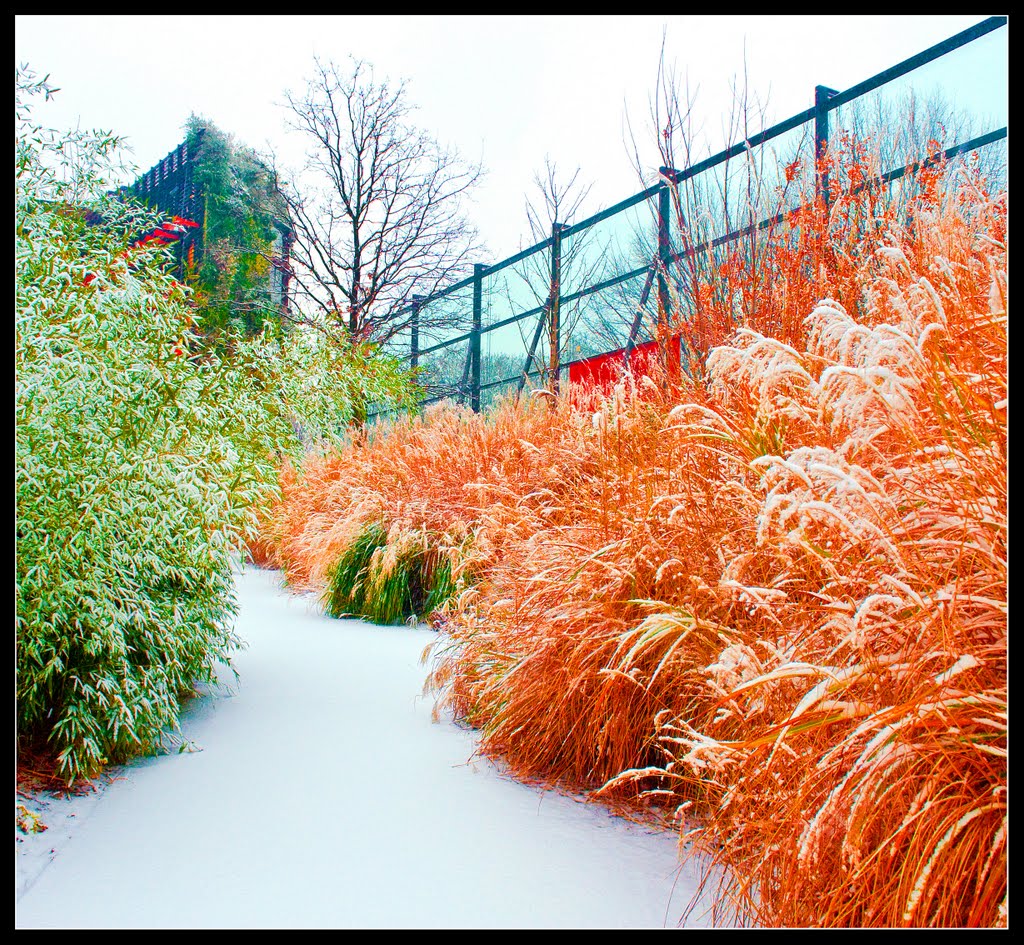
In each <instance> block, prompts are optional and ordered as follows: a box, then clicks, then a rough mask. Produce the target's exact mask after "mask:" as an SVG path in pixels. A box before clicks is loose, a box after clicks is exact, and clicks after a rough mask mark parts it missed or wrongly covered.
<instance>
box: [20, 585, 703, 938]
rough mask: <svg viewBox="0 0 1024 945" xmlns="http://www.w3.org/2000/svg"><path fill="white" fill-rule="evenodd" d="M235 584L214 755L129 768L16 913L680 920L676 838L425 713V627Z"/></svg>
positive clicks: (207, 920) (169, 919)
mask: <svg viewBox="0 0 1024 945" xmlns="http://www.w3.org/2000/svg"><path fill="white" fill-rule="evenodd" d="M238 588H239V602H240V605H241V613H240V616H239V622H238V631H239V633H240V635H241V636H242V637H243V638H244V639H245V640H247V641H248V643H249V648H248V649H246V650H244V651H242V652H240V653H239V654H237V656H236V658H235V665H236V667H237V669H238V671H239V673H240V676H241V680H240V682H239V683H238V684H236V683H235V681H234V678H233V677H232V675H231V674H230V672H226V673H225V674H224V675H223V679H224V681H225V682H226V683H228V684H229V686H230V688H227V687H222V688H221V689H220V690H219V691H218V692H216V693H214V694H213V695H211V696H209V697H205V698H203V699H200V700H197V701H196V702H195V703H194V704H193V705H192V706H191V707H190V710H189V711H188V713H187V715H186V717H185V719H184V720H183V729H184V731H185V734H186V735H187V736H188V737H189V738H190V739H192V740H194V742H195V743H196V744H197V747H199V748H201V749H202V750H199V751H194V752H191V753H183V754H174V755H165V756H161V757H158V758H150V759H144V760H142V761H140V762H137V763H135V764H133V765H130V766H128V767H126V768H124V769H122V771H121V772H120V774H121V775H122V778H121V779H119V780H116V781H114V782H113V783H112V784H110V786H109V787H107V788H106V790H105V791H104V793H103V795H102V796H101V797H100V798H99V800H98V802H97V803H95V804H94V805H93V806H92V809H91V811H90V812H89V814H88V817H87V818H86V819H85V820H84V821H83V822H82V823H81V824H79V825H78V827H77V829H76V831H75V834H74V836H73V837H72V839H71V840H70V841H69V842H68V843H67V844H66V846H64V847H63V848H61V849H59V850H58V852H57V855H56V857H55V858H54V860H53V862H52V863H50V865H49V866H47V867H46V869H45V870H43V872H42V873H41V875H40V876H39V878H38V879H37V880H36V881H35V882H34V884H33V885H32V886H31V887H30V888H29V889H28V891H27V892H26V893H25V894H24V896H23V897H22V898H21V900H20V901H19V902H18V903H17V906H16V926H17V927H18V928H40V927H102V928H116V927H139V928H161V927H171V928H196V927H229V928H231V927H233V928H243V927H244V928H251V927H278V928H301V927H321V928H322V927H334V928H394V927H409V928H434V927H437V928H457V927H470V928H501V927H506V928H528V927H569V928H590V927H598V928H643V927H660V926H662V925H665V924H667V925H669V926H673V925H675V924H676V921H677V920H678V918H679V916H680V915H681V914H682V912H683V911H684V909H685V907H686V905H687V903H688V902H689V900H690V897H691V895H692V893H693V889H694V880H693V874H692V873H691V872H690V871H689V869H688V868H684V869H683V870H682V871H680V869H679V861H678V856H677V852H676V841H675V837H674V836H673V835H671V834H669V833H661V832H656V831H653V830H647V829H645V828H641V827H637V826H636V825H633V824H629V823H627V822H626V821H623V820H621V819H619V818H616V817H613V816H611V815H610V814H608V813H607V812H606V811H605V810H603V809H602V808H600V807H597V806H595V805H587V804H582V803H580V802H578V801H577V800H575V799H573V798H569V797H564V796H561V795H558V794H556V793H553V792H547V791H541V790H539V789H536V788H533V787H530V786H526V785H522V784H519V783H516V782H514V781H512V780H510V779H508V778H505V777H503V776H501V775H500V774H499V773H498V771H497V769H496V768H495V767H494V766H492V765H491V764H490V763H488V762H486V761H482V760H479V759H476V760H470V757H471V755H472V753H473V746H474V740H473V735H472V734H471V733H469V732H466V731H463V730H461V729H460V728H458V727H457V726H455V725H453V724H450V723H446V722H442V723H439V724H438V723H433V722H431V717H430V716H431V707H432V700H431V699H430V698H425V697H423V696H422V695H421V694H420V693H421V688H422V683H423V680H424V677H425V675H426V670H425V668H424V667H423V666H422V665H420V663H419V657H420V654H421V652H422V651H423V649H424V647H425V646H426V645H427V644H428V643H429V642H431V641H432V640H433V639H435V636H434V634H433V633H432V632H431V631H429V630H426V629H422V628H421V629H409V628H386V627H385V628H382V627H375V626H372V625H369V624H364V623H362V622H361V621H355V620H344V621H339V620H332V619H330V618H327V617H324V616H321V615H319V614H318V612H317V609H316V607H315V603H314V602H313V600H312V598H311V597H308V596H307V597H296V596H292V595H289V594H288V593H287V592H285V591H284V590H283V589H282V588H281V586H280V576H279V575H278V574H277V573H276V572H270V571H260V570H255V569H251V568H250V569H247V570H246V571H245V572H244V573H243V574H242V575H241V576H240V577H239V579H238ZM690 923H691V924H706V920H704V919H701V918H700V917H699V916H697V915H693V916H691V919H690Z"/></svg>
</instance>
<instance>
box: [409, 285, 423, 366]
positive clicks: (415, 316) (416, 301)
mask: <svg viewBox="0 0 1024 945" xmlns="http://www.w3.org/2000/svg"><path fill="white" fill-rule="evenodd" d="M421 305H423V296H422V295H414V296H413V297H412V319H411V320H410V322H409V364H410V365H411V366H412V369H413V370H414V371H415V370H416V368H417V367H418V366H419V363H420V306H421Z"/></svg>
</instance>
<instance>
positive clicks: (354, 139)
mask: <svg viewBox="0 0 1024 945" xmlns="http://www.w3.org/2000/svg"><path fill="white" fill-rule="evenodd" d="M285 98H286V103H285V105H286V108H287V109H288V112H289V126H290V127H291V128H292V129H293V130H294V131H296V132H297V133H299V134H301V135H303V136H305V137H306V138H307V141H308V142H309V145H310V147H309V150H308V152H307V161H306V165H305V168H304V173H303V176H302V181H301V184H299V183H296V182H293V183H292V184H291V185H290V186H285V187H283V190H284V194H285V199H286V200H287V202H288V206H289V209H290V211H291V215H292V220H293V224H294V227H295V246H294V247H293V250H292V262H293V267H294V269H295V272H294V278H293V284H294V286H295V293H296V303H297V305H298V306H299V308H300V309H301V310H304V311H308V312H311V313H318V314H319V316H320V317H322V318H326V319H328V320H330V321H332V322H334V323H335V324H340V325H344V326H345V328H346V330H347V332H348V334H349V336H350V338H352V339H369V340H373V341H378V342H384V341H387V340H388V339H390V338H393V337H394V336H395V335H396V334H398V333H399V332H401V331H402V330H403V329H404V328H406V327H407V326H408V324H409V321H410V317H411V316H410V314H409V313H408V312H407V311H406V310H407V309H408V308H409V304H410V302H411V299H412V297H413V296H414V295H422V296H428V295H431V294H433V293H435V292H437V291H439V290H440V289H442V288H444V287H445V286H447V285H450V284H451V283H453V282H455V281H457V280H458V279H459V278H460V277H462V276H464V275H466V274H467V270H468V268H469V262H470V260H471V259H472V257H473V256H474V254H476V253H478V252H479V251H480V248H479V246H478V243H477V233H476V230H475V229H474V228H473V227H472V226H471V225H470V224H469V222H468V221H467V219H466V215H465V199H464V198H465V197H466V195H467V194H468V193H469V191H470V190H471V189H472V187H473V186H474V185H475V184H476V182H477V181H478V180H479V178H480V176H481V173H482V170H481V167H480V165H479V164H473V163H470V162H467V161H465V160H463V158H462V157H461V156H460V155H459V154H458V153H457V152H456V151H453V150H450V149H448V148H445V147H444V146H442V145H441V144H440V143H439V142H438V141H437V140H436V139H435V138H434V137H432V136H431V135H429V134H428V133H427V132H426V131H424V130H422V129H420V128H418V127H416V125H414V124H413V123H412V122H411V120H410V117H411V114H412V112H413V106H412V105H411V104H410V103H409V102H408V99H407V95H406V85H405V83H404V82H400V83H398V84H397V85H392V84H390V83H389V82H388V81H387V80H377V79H376V78H375V76H374V74H373V69H372V67H371V66H370V65H368V64H367V63H365V62H361V61H359V60H353V61H352V63H351V66H350V68H349V69H348V70H342V69H340V68H339V67H338V66H337V65H336V64H334V63H332V62H329V61H322V60H319V59H317V60H316V61H315V68H314V74H313V77H312V78H311V79H310V80H309V82H308V83H307V85H306V88H305V90H304V91H303V92H301V93H298V94H293V93H291V92H288V93H286V96H285ZM429 308H430V307H429V306H428V307H427V310H425V311H424V313H423V316H421V317H424V318H427V319H429V318H430V317H431V316H430V314H428V311H429Z"/></svg>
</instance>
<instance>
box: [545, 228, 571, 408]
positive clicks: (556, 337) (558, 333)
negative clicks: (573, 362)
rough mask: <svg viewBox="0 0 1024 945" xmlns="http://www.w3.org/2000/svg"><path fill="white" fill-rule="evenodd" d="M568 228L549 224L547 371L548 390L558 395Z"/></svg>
mask: <svg viewBox="0 0 1024 945" xmlns="http://www.w3.org/2000/svg"><path fill="white" fill-rule="evenodd" d="M568 228H569V227H568V226H567V225H566V224H564V223H552V224H551V284H550V286H549V287H548V349H549V353H548V370H549V372H550V386H549V389H550V391H551V393H552V394H557V393H558V386H559V385H558V381H559V377H558V375H559V372H560V370H561V351H562V326H561V323H560V320H559V308H560V306H561V301H562V231H563V230H567V229H568Z"/></svg>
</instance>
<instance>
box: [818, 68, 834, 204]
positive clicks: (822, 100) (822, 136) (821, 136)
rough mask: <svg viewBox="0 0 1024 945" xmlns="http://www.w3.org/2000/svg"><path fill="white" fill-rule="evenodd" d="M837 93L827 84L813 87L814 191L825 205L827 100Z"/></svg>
mask: <svg viewBox="0 0 1024 945" xmlns="http://www.w3.org/2000/svg"><path fill="white" fill-rule="evenodd" d="M838 94H839V93H838V92H837V91H836V90H835V89H830V88H829V87H828V86H827V85H816V86H815V87H814V161H815V171H814V193H815V195H816V196H817V197H818V199H819V200H821V201H822V202H823V203H824V204H825V206H826V207H827V206H828V205H829V202H830V197H829V188H828V168H827V167H826V166H825V164H824V161H825V158H826V156H827V155H828V100H829V99H830V98H832V96H833V95H838Z"/></svg>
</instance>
